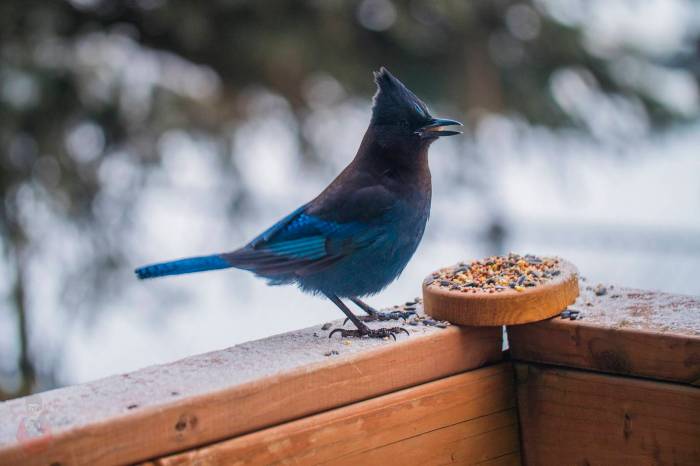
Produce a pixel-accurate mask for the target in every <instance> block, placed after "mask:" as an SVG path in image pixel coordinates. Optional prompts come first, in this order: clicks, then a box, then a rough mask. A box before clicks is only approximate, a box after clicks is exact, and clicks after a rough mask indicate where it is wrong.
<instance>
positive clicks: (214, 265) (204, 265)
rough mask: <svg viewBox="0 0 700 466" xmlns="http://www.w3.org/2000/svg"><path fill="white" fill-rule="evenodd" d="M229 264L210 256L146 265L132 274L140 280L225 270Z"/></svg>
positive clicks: (220, 258)
mask: <svg viewBox="0 0 700 466" xmlns="http://www.w3.org/2000/svg"><path fill="white" fill-rule="evenodd" d="M229 267H231V264H230V263H229V262H227V261H226V259H224V258H223V257H221V256H220V255H218V254H214V255H212V256H201V257H190V258H187V259H180V260H176V261H172V262H162V263H160V264H152V265H146V266H144V267H139V268H138V269H136V270H135V271H134V272H136V275H137V276H138V277H139V278H140V279H142V280H143V279H145V278H155V277H164V276H166V275H180V274H183V273H192V272H204V271H205V270H216V269H226V268H229Z"/></svg>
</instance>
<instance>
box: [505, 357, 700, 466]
mask: <svg viewBox="0 0 700 466" xmlns="http://www.w3.org/2000/svg"><path fill="white" fill-rule="evenodd" d="M516 374H517V376H516V379H517V382H516V386H517V397H518V411H519V415H520V428H521V432H522V447H523V457H524V458H525V464H528V465H538V466H547V465H557V466H559V465H562V464H581V465H608V464H615V465H624V464H630V465H632V464H633V465H646V464H654V465H658V464H674V465H698V464H700V389H698V388H696V387H691V386H688V385H681V384H672V383H667V382H656V381H651V380H641V379H634V378H629V377H618V376H611V375H603V374H595V373H591V372H584V371H578V370H571V369H561V368H556V367H552V366H539V365H533V364H522V363H517V364H516Z"/></svg>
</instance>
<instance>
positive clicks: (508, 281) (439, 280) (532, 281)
mask: <svg viewBox="0 0 700 466" xmlns="http://www.w3.org/2000/svg"><path fill="white" fill-rule="evenodd" d="M559 275H561V269H560V261H559V259H558V258H556V257H538V256H533V255H532V254H525V255H524V256H521V255H519V254H515V253H512V252H511V253H510V254H508V255H507V256H491V257H487V258H486V259H480V260H475V261H472V262H471V263H470V264H467V263H465V262H460V263H459V264H457V265H456V266H454V267H450V268H447V269H442V270H440V271H438V272H435V273H433V275H432V282H430V279H429V284H432V285H434V286H439V287H441V288H448V289H450V290H455V291H461V292H464V293H477V292H479V291H481V292H485V293H498V292H502V291H505V290H507V289H509V288H511V289H513V290H515V291H525V289H527V288H532V287H535V286H537V285H541V284H543V283H546V282H548V281H549V280H551V279H553V278H554V277H556V276H559Z"/></svg>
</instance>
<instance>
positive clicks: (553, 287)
mask: <svg viewBox="0 0 700 466" xmlns="http://www.w3.org/2000/svg"><path fill="white" fill-rule="evenodd" d="M449 268H450V267H448V268H447V269H449ZM443 270H446V269H443ZM559 270H560V272H561V273H560V274H559V275H558V276H556V277H553V278H552V279H550V280H548V281H547V282H545V283H543V284H539V285H537V286H534V287H531V288H525V289H524V290H523V291H516V290H514V289H512V288H506V289H505V290H503V291H501V292H498V293H488V292H487V291H484V290H481V289H479V290H478V291H477V292H476V293H471V292H469V293H465V292H463V291H459V290H450V289H449V288H446V287H441V286H439V285H437V284H433V281H434V278H433V275H432V274H431V275H429V276H428V277H427V278H426V279H425V280H424V281H423V306H424V309H425V312H426V314H428V315H430V316H431V317H433V318H434V319H438V320H446V321H448V322H451V323H453V324H457V325H471V326H476V327H483V326H496V325H517V324H526V323H528V322H536V321H539V320H544V319H548V318H550V317H554V316H556V315H558V314H560V313H561V312H562V311H563V310H564V309H566V307H567V306H568V305H570V304H572V303H573V302H574V301H576V298H577V297H578V293H579V289H578V271H577V270H576V267H575V266H574V265H573V264H571V263H570V262H567V261H565V260H563V259H559Z"/></svg>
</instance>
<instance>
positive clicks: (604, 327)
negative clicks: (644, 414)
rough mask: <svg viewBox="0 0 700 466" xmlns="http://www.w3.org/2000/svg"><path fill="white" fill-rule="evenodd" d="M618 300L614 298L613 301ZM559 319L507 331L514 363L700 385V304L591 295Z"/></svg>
mask: <svg viewBox="0 0 700 466" xmlns="http://www.w3.org/2000/svg"><path fill="white" fill-rule="evenodd" d="M613 296H615V297H613ZM571 309H573V310H578V311H579V312H580V318H579V319H578V320H568V319H559V318H554V319H551V320H547V321H543V322H537V323H534V324H528V325H520V326H512V327H508V341H509V345H510V350H511V354H512V356H513V358H514V359H516V360H520V361H526V362H539V363H547V364H555V365H561V366H567V367H576V368H582V369H591V370H594V371H601V372H608V373H615V374H624V375H635V376H642V377H648V378H654V379H659V380H670V381H676V382H683V383H689V384H696V385H697V384H700V301H698V300H697V299H694V298H690V297H687V296H679V295H668V294H665V293H650V292H640V291H639V290H631V289H625V288H623V289H614V288H613V289H612V290H610V291H608V292H607V294H606V295H604V296H595V294H594V293H592V292H591V291H590V290H588V291H587V292H585V293H584V294H582V296H581V298H579V300H578V301H577V302H576V304H575V305H573V306H571Z"/></svg>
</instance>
